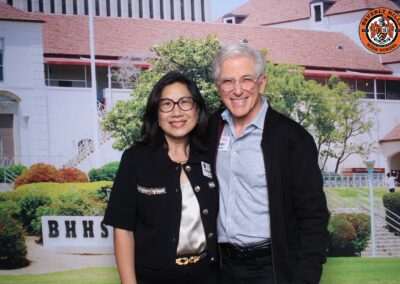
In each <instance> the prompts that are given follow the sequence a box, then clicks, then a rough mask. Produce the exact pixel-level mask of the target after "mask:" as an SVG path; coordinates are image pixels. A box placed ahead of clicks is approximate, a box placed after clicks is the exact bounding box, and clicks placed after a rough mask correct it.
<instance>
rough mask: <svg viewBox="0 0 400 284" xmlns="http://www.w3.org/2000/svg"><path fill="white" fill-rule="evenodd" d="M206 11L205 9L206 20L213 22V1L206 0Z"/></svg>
mask: <svg viewBox="0 0 400 284" xmlns="http://www.w3.org/2000/svg"><path fill="white" fill-rule="evenodd" d="M204 11H205V16H206V17H205V18H206V22H211V21H212V19H211V3H210V0H204Z"/></svg>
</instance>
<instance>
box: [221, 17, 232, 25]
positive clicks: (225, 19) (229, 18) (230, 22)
mask: <svg viewBox="0 0 400 284" xmlns="http://www.w3.org/2000/svg"><path fill="white" fill-rule="evenodd" d="M223 21H224V23H225V24H234V23H235V17H228V18H224V19H223Z"/></svg>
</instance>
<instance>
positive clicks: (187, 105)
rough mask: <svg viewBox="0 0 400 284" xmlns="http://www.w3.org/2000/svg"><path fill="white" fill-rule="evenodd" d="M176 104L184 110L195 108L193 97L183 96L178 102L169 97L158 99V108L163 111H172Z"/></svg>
mask: <svg viewBox="0 0 400 284" xmlns="http://www.w3.org/2000/svg"><path fill="white" fill-rule="evenodd" d="M175 105H178V107H179V108H180V109H181V110H183V111H189V110H191V109H193V105H194V100H193V97H181V98H180V99H179V100H178V101H177V102H175V101H173V100H171V99H168V98H164V99H160V100H159V101H158V109H159V110H160V111H161V112H171V111H172V110H173V109H174V106H175Z"/></svg>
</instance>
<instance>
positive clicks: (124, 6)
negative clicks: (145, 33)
mask: <svg viewBox="0 0 400 284" xmlns="http://www.w3.org/2000/svg"><path fill="white" fill-rule="evenodd" d="M121 17H122V18H128V0H122V1H121Z"/></svg>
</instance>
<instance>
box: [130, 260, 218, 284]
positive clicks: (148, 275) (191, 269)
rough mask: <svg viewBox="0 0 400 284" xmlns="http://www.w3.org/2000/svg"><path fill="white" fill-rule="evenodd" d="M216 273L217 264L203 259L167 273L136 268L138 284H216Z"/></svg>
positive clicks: (177, 267)
mask: <svg viewBox="0 0 400 284" xmlns="http://www.w3.org/2000/svg"><path fill="white" fill-rule="evenodd" d="M218 271H219V268H218V264H209V262H208V260H207V259H204V260H201V261H199V262H198V263H194V264H189V265H185V266H176V269H174V270H168V271H159V270H154V269H146V268H139V267H136V276H137V280H138V284H169V283H173V284H218V283H219V281H218V277H219V274H218Z"/></svg>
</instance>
